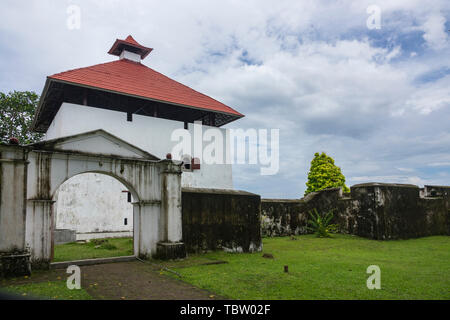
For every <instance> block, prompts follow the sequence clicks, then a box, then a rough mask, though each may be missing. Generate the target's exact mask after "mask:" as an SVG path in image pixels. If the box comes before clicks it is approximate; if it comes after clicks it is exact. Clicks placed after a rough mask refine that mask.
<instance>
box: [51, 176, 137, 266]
mask: <svg viewBox="0 0 450 320" xmlns="http://www.w3.org/2000/svg"><path fill="white" fill-rule="evenodd" d="M138 201H139V199H138V196H137V194H136V192H135V191H134V190H133V188H132V187H131V186H128V184H127V183H126V182H124V181H121V180H120V179H119V178H117V177H114V176H112V175H108V174H105V173H100V172H85V173H80V174H77V175H74V176H72V177H70V178H69V179H67V180H65V181H64V182H63V183H62V184H61V185H59V187H58V188H57V189H56V191H55V192H54V194H53V205H52V217H53V222H52V254H51V260H52V261H53V262H63V261H73V260H85V259H95V258H110V257H122V256H133V255H134V230H133V227H134V219H133V203H136V202H138Z"/></svg>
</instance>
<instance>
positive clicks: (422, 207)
mask: <svg viewBox="0 0 450 320" xmlns="http://www.w3.org/2000/svg"><path fill="white" fill-rule="evenodd" d="M314 208H316V209H317V210H318V211H319V212H322V213H325V212H328V211H330V210H334V221H333V222H334V223H337V224H338V225H339V227H340V231H341V232H344V233H350V234H355V235H359V236H362V237H367V238H371V239H407V238H416V237H423V236H429V235H440V234H447V235H450V213H449V212H450V211H449V209H450V187H436V186H425V188H424V192H423V197H420V196H419V188H418V187H417V186H414V185H401V184H382V183H367V184H359V185H355V186H352V187H351V193H350V194H342V191H341V189H339V188H336V189H327V190H323V191H320V192H314V193H310V194H308V195H307V196H306V197H304V198H302V199H299V200H273V199H263V200H262V201H261V213H262V233H263V235H266V236H284V235H298V234H305V233H308V230H307V228H306V226H307V221H308V219H309V212H310V211H311V210H313V209H314Z"/></svg>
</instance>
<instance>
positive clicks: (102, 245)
mask: <svg viewBox="0 0 450 320" xmlns="http://www.w3.org/2000/svg"><path fill="white" fill-rule="evenodd" d="M91 243H92V245H94V247H95V249H106V250H116V249H117V246H116V245H114V244H112V243H110V242H109V240H108V239H92V240H91Z"/></svg>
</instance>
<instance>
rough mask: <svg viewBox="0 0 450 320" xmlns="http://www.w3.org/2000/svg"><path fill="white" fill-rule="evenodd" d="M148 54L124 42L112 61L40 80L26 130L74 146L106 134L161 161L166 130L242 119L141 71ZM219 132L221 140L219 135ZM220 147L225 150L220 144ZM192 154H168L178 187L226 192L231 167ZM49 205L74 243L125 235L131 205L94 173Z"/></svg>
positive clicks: (120, 188)
mask: <svg viewBox="0 0 450 320" xmlns="http://www.w3.org/2000/svg"><path fill="white" fill-rule="evenodd" d="M151 51H152V49H151V48H147V47H144V46H142V45H140V44H139V43H137V42H136V41H135V40H134V39H133V38H132V37H131V36H128V37H127V38H126V39H125V40H116V41H115V43H114V44H113V46H112V48H111V49H110V50H109V53H110V54H112V55H115V56H118V57H119V59H118V60H116V61H112V62H107V63H102V64H97V65H94V66H91V67H86V68H80V69H75V70H70V71H66V72H62V73H58V74H55V75H52V76H49V77H47V81H46V83H45V87H44V90H43V93H42V96H41V99H40V102H39V106H38V110H37V112H36V116H35V119H34V123H33V130H34V131H37V132H43V133H45V137H44V140H47V141H53V140H55V143H56V142H57V141H59V140H57V139H61V138H63V137H68V136H74V135H79V139H80V141H81V140H83V139H84V138H85V137H86V136H85V135H83V134H82V133H86V132H93V131H96V134H98V135H102V132H103V131H106V132H107V133H109V134H111V135H113V136H116V137H117V138H120V139H121V140H124V141H126V142H128V143H130V144H132V145H134V146H136V147H138V148H140V149H142V151H145V152H147V153H150V154H151V155H153V156H155V157H156V158H159V159H164V158H166V155H167V154H169V153H171V150H172V149H173V147H174V146H175V145H176V144H177V142H176V141H172V140H173V139H171V136H172V133H173V132H174V130H176V129H181V130H187V131H188V132H189V133H191V136H192V137H193V136H194V134H193V131H194V122H197V121H201V123H202V131H203V132H204V131H206V130H207V129H209V128H220V127H221V126H223V125H225V124H227V123H230V122H232V121H234V120H237V119H239V118H241V117H243V115H242V114H241V113H239V112H237V111H236V110H234V109H232V108H230V107H228V106H226V105H224V104H223V103H221V102H219V101H217V100H214V99H212V98H211V97H208V96H206V95H204V94H202V93H200V92H197V91H195V90H193V89H191V88H189V87H187V86H185V85H183V84H181V83H179V82H177V81H175V80H172V79H170V78H168V77H166V76H164V75H163V74H161V73H159V72H157V71H155V70H153V69H151V68H149V67H147V66H145V65H144V64H142V62H141V60H142V59H144V58H145V57H146V56H147V55H148V54H149V53H150V52H151ZM99 129H101V130H103V131H101V130H100V131H99ZM219 130H222V131H223V137H224V138H225V139H226V137H227V135H226V134H225V129H223V128H220V129H219ZM105 137H108V135H106V134H103V138H105ZM91 140H92V137H91ZM94 141H95V140H94ZM99 141H102V140H101V139H99ZM192 145H193V143H192ZM223 145H224V148H225V149H226V148H227V146H228V143H227V141H224V143H223ZM118 147H119V148H120V145H118ZM204 147H205V145H203V148H204ZM101 148H102V144H101V143H99V144H93V145H92V150H88V151H91V152H93V153H94V152H99V151H101ZM228 148H229V146H228ZM223 151H224V153H226V152H229V150H223ZM193 155H194V153H192V152H191V153H186V154H184V155H177V154H173V155H172V156H173V159H174V160H182V161H183V162H184V172H183V174H182V186H183V187H193V188H215V189H232V188H233V179H232V167H231V164H207V163H203V162H201V160H199V159H197V158H194V157H193ZM54 200H55V201H56V203H55V204H54V208H55V210H56V214H54V217H55V221H54V223H55V229H70V230H75V231H76V235H77V236H76V237H77V240H80V239H89V238H103V237H120V236H131V235H132V230H133V218H132V217H133V209H132V205H131V202H132V201H133V199H132V197H131V193H130V192H128V190H127V189H126V187H125V186H124V185H123V184H122V183H121V182H119V181H118V180H116V179H115V178H112V177H109V176H107V175H104V174H99V173H95V172H93V173H85V174H81V175H79V176H75V177H73V178H71V179H69V180H67V181H66V182H65V183H64V184H63V185H61V187H60V188H59V190H58V192H57V194H56V195H55V199H54Z"/></svg>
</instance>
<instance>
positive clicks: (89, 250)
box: [53, 238, 133, 262]
mask: <svg viewBox="0 0 450 320" xmlns="http://www.w3.org/2000/svg"><path fill="white" fill-rule="evenodd" d="M131 255H133V238H108V239H94V240H91V241H90V242H87V243H78V242H71V243H65V244H59V245H55V256H54V259H53V261H54V262H60V261H71V260H83V259H95V258H108V257H121V256H131Z"/></svg>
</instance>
